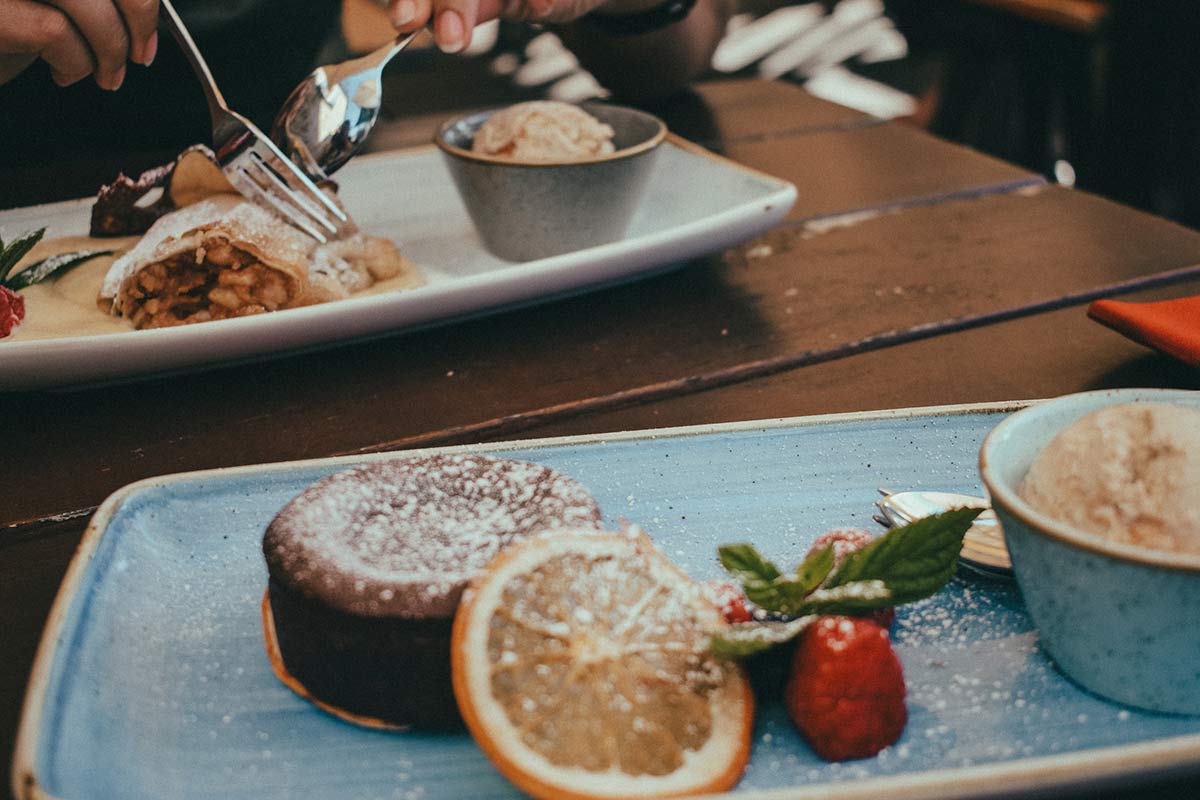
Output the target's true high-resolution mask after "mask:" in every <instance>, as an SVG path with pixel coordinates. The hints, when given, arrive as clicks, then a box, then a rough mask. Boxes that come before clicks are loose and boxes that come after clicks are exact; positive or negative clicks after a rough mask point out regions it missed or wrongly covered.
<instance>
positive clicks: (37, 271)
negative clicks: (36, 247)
mask: <svg viewBox="0 0 1200 800" xmlns="http://www.w3.org/2000/svg"><path fill="white" fill-rule="evenodd" d="M112 254H113V251H112V250H77V251H75V252H74V253H60V254H58V255H56V256H50V257H49V258H43V259H42V260H41V261H38V262H36V263H33V264H30V265H29V266H28V267H26V268H25V269H23V270H21V271H20V272H18V273H17V274H15V275H13V276H11V277H10V278H8V280H0V285H2V286H7V287H8V288H9V289H12V290H13V291H14V292H16V291H20V290H21V289H24V288H25V287H27V286H32V285H33V284H35V283H41V282H42V281H44V280H46V279H47V278H50V277H52V276H54V275H57V274H58V273H60V272H66V271H67V270H69V269H71V268H72V267H77V266H79V265H80V264H83V263H84V262H86V261H91V260H92V259H93V258H99V257H100V256H111V255H112Z"/></svg>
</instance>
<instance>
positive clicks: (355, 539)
mask: <svg viewBox="0 0 1200 800" xmlns="http://www.w3.org/2000/svg"><path fill="white" fill-rule="evenodd" d="M599 520H600V511H599V508H598V507H597V505H596V502H595V500H594V499H593V498H592V497H591V495H590V494H589V493H588V492H587V490H586V489H584V488H583V487H582V486H581V485H580V484H578V483H576V482H575V481H574V480H572V479H570V478H568V477H567V476H565V475H562V474H560V473H557V472H555V471H553V470H551V469H549V468H547V467H544V466H542V465H540V464H532V463H529V462H525V461H514V460H508V459H495V458H488V457H485V456H475V455H435V456H424V457H413V458H405V459H397V460H395V461H388V462H381V463H378V464H370V465H367V466H362V467H357V468H354V469H350V470H347V471H345V472H341V473H338V474H336V475H333V476H330V477H329V478H326V479H325V480H322V481H320V482H318V483H316V484H314V485H312V486H310V487H309V488H308V489H306V490H305V491H304V492H302V493H301V494H300V495H299V496H298V497H296V499H294V500H293V501H292V502H291V503H289V504H288V505H287V506H286V507H285V508H284V509H283V510H282V511H281V512H280V513H279V514H278V515H277V516H276V518H275V519H274V520H273V521H272V522H271V525H270V526H269V527H268V529H267V533H266V536H265V537H264V540H263V552H264V554H265V555H266V558H267V564H268V567H269V568H270V571H271V575H272V577H274V578H275V579H276V580H280V581H282V582H284V583H285V584H287V585H290V586H292V587H294V588H296V589H298V590H300V591H302V592H304V593H306V594H309V595H315V596H317V597H319V598H321V599H323V600H325V601H326V602H329V603H331V604H332V605H334V606H335V607H338V608H343V609H345V610H349V611H353V612H355V613H362V614H368V615H378V616H403V617H411V616H448V615H449V614H451V613H453V610H454V607H455V606H456V605H457V603H458V597H459V595H460V594H461V592H462V589H463V586H464V584H465V583H466V581H467V580H469V579H470V578H471V577H472V576H473V575H475V574H476V573H477V572H478V571H479V570H480V569H482V568H483V567H484V566H485V565H486V564H487V563H488V562H489V561H490V560H491V559H492V557H493V556H494V555H495V554H496V553H497V552H498V551H499V550H500V549H501V548H503V547H504V546H506V545H508V544H509V543H511V542H512V541H513V540H515V539H517V538H520V537H523V536H526V535H528V534H531V533H535V532H538V531H542V530H547V529H554V528H564V527H567V528H590V529H595V528H597V527H598V526H599Z"/></svg>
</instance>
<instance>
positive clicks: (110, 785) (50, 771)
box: [13, 404, 1200, 800]
mask: <svg viewBox="0 0 1200 800" xmlns="http://www.w3.org/2000/svg"><path fill="white" fill-rule="evenodd" d="M1016 407H1017V404H994V405H986V406H967V407H951V408H936V409H910V410H905V411H891V412H875V413H868V414H850V415H838V416H827V417H810V418H802V419H792V420H776V421H766V422H753V423H740V424H734V425H724V426H716V427H713V426H705V427H699V428H684V429H673V430H658V431H648V432H642V433H631V434H617V435H607V436H596V437H585V438H567V439H556V440H543V441H537V442H521V443H509V444H500V445H494V446H487V447H477V448H454V449H456V450H460V451H462V450H474V451H487V452H490V453H500V454H503V455H506V456H511V457H516V458H523V459H531V460H536V461H540V462H543V463H545V464H548V465H550V466H552V467H554V468H556V469H559V470H562V471H564V472H566V473H567V474H569V475H572V476H573V477H575V478H577V479H578V480H580V481H581V482H582V483H583V484H584V485H585V486H587V487H588V488H589V489H591V491H592V492H593V493H594V494H595V496H596V498H597V499H598V500H599V502H600V506H601V508H602V509H603V510H604V512H605V517H606V521H607V522H608V523H609V524H610V525H615V524H616V523H617V521H618V519H620V518H628V519H630V520H633V521H635V522H637V523H639V524H640V525H641V526H643V527H644V528H645V529H646V530H647V531H648V532H649V533H650V534H651V535H652V536H653V537H654V538H655V539H656V541H658V542H659V544H660V545H661V546H662V548H663V549H664V550H665V552H666V553H667V554H668V555H669V556H670V557H671V558H672V559H673V560H674V561H675V562H676V563H678V564H679V565H680V566H682V567H683V568H684V569H685V570H687V571H688V572H689V573H691V574H692V575H693V576H694V577H696V578H700V579H706V578H712V577H716V576H717V575H718V573H719V567H718V565H717V562H716V557H715V553H716V546H717V545H718V544H719V543H727V542H733V541H750V542H753V543H755V544H756V545H758V546H759V547H760V548H761V549H762V550H763V551H764V554H765V555H766V556H768V557H769V558H773V559H776V560H777V561H779V562H783V563H787V564H793V563H795V562H796V561H797V560H798V559H799V557H800V556H801V555H802V554H803V553H804V552H805V551H806V550H807V548H808V546H809V544H810V543H811V541H812V540H813V539H814V538H815V537H816V536H817V535H818V534H820V533H821V532H823V531H825V530H826V529H827V528H830V527H835V526H846V525H859V526H863V527H868V528H869V527H871V526H872V525H873V524H874V523H872V522H871V510H872V509H873V505H872V503H873V501H874V498H875V496H876V487H877V486H881V485H885V486H886V485H899V484H900V483H901V482H903V483H904V485H906V486H914V487H938V488H942V489H947V490H952V491H960V492H966V493H973V494H979V493H980V492H981V487H980V485H979V481H978V478H977V473H976V466H975V465H976V458H977V453H978V448H979V444H980V442H981V441H982V439H983V437H984V435H985V434H986V433H987V432H988V431H989V430H990V429H991V428H992V427H993V426H994V425H995V424H996V423H997V422H998V421H999V419H1000V418H1001V417H1002V416H1003V415H1005V414H1006V413H1008V412H1010V411H1012V410H1014V409H1015V408H1016ZM364 460H367V459H339V460H325V461H310V462H297V463H292V464H278V465H266V466H258V467H248V468H239V469H231V470H221V471H211V472H200V473H190V474H184V475H176V476H170V477H164V478H156V479H152V480H147V481H142V482H140V483H137V484H134V485H132V486H129V487H127V488H125V489H123V490H121V491H120V492H118V493H116V494H115V495H113V496H112V497H110V498H109V499H108V500H107V501H106V502H105V503H104V505H103V506H102V507H101V508H100V510H99V511H97V513H96V515H95V517H94V519H93V521H92V524H91V526H90V528H89V530H88V533H87V534H86V536H85V538H84V540H83V543H82V545H81V546H80V549H79V551H78V553H77V555H76V556H75V560H74V561H73V563H72V565H71V567H70V569H69V571H68V573H67V577H66V579H65V580H64V583H63V586H62V588H61V590H60V592H59V596H58V598H57V600H56V602H55V605H54V608H53V610H52V612H51V614H50V618H49V622H48V623H47V628H46V631H45V634H44V636H43V639H42V643H41V646H40V649H39V652H38V656H37V660H36V663H35V666H34V671H33V676H32V679H31V683H30V687H29V691H28V694H27V697H26V704H25V709H24V714H23V718H22V721H21V727H20V731H19V733H18V746H17V751H16V756H15V761H14V769H13V776H14V783H15V789H16V794H17V796H18V797H20V798H22V799H23V800H24V799H25V798H48V797H53V798H81V797H88V798H123V799H125V800H131V799H134V798H157V797H166V796H169V797H188V798H218V797H219V798H282V797H314V798H327V797H347V798H350V797H354V798H435V797H447V798H460V797H473V798H477V797H483V798H515V797H518V796H519V795H518V793H517V792H516V790H515V789H513V788H512V787H511V786H510V785H509V784H508V783H507V782H506V781H505V780H504V779H503V778H502V777H501V776H500V775H499V774H498V773H497V772H495V770H493V769H492V767H491V765H490V763H489V762H488V761H487V759H486V758H485V757H484V755H483V754H482V753H481V752H480V751H479V750H478V749H476V747H475V746H474V744H473V742H472V741H471V739H470V738H469V737H468V736H467V735H466V734H454V733H442V734H432V733H422V732H417V731H408V732H399V733H397V732H392V733H386V732H379V731H372V730H367V729H363V728H358V727H355V726H353V725H351V724H348V723H345V722H342V721H340V720H338V719H335V718H334V717H332V716H329V715H327V714H325V713H324V712H322V711H319V710H318V709H316V708H315V707H313V706H312V705H310V704H309V703H307V702H306V701H304V700H302V699H300V698H299V697H297V696H296V695H294V694H293V693H292V692H291V691H289V690H288V689H286V688H285V687H284V686H283V685H282V684H281V683H280V682H279V681H278V680H276V678H275V677H274V675H273V674H272V672H271V667H270V665H269V663H268V661H267V657H266V654H265V651H264V648H263V642H262V632H261V627H260V617H259V600H260V598H261V595H262V591H263V588H264V586H265V583H266V569H265V566H264V564H263V558H262V554H261V551H260V540H261V537H262V532H263V530H264V528H265V527H266V525H267V523H268V522H269V521H270V519H271V517H272V516H273V515H274V514H275V512H276V511H278V509H279V508H280V507H281V506H283V505H284V504H285V503H286V502H287V501H288V500H289V499H290V498H291V497H292V496H294V495H295V494H296V493H298V492H299V491H300V490H301V489H302V488H304V487H305V486H307V485H308V484H309V483H311V482H312V481H314V480H316V479H318V478H320V477H322V476H325V475H327V474H329V473H330V472H332V471H334V470H336V469H339V468H342V467H343V466H345V465H347V464H352V463H360V462H361V461H364ZM892 636H893V641H894V642H895V645H896V649H897V652H898V653H899V656H900V659H901V661H902V663H903V666H904V671H905V675H906V678H907V682H908V709H909V721H908V725H907V727H906V729H905V731H904V734H903V736H902V737H901V738H900V740H899V741H898V742H897V743H896V744H895V745H893V746H892V747H890V748H888V749H886V750H884V751H883V752H882V753H880V754H879V755H878V756H876V757H874V758H869V759H865V760H861V761H852V762H846V763H841V764H835V763H828V762H825V761H822V760H821V759H819V758H818V757H817V756H815V755H814V754H813V753H812V751H811V750H809V748H808V747H807V746H806V745H805V743H804V742H803V740H802V739H801V738H800V737H799V736H798V735H797V734H796V732H795V731H794V729H793V728H792V726H791V724H790V722H789V721H788V719H787V716H786V714H785V713H784V710H783V708H782V706H781V705H780V703H779V701H778V698H777V697H776V696H775V695H774V694H773V693H772V691H770V687H771V686H772V685H775V687H776V689H777V688H778V680H779V679H780V676H778V675H777V676H775V682H774V683H773V681H772V678H771V676H770V675H769V674H768V675H761V674H760V675H759V676H758V679H759V683H760V685H759V695H758V697H759V709H758V713H757V719H756V729H755V734H754V735H755V739H754V747H753V752H752V757H751V761H750V766H749V768H748V770H747V771H746V774H745V776H744V777H743V779H742V781H741V783H740V784H739V785H738V787H737V788H736V790H735V792H734V794H735V795H738V796H742V795H744V796H746V797H753V798H783V797H789V798H793V797H830V798H838V797H840V798H852V797H853V798H868V797H881V796H886V797H889V798H917V797H922V798H923V797H982V796H993V795H1020V794H1041V795H1052V794H1054V793H1055V792H1056V791H1058V790H1060V789H1062V788H1064V787H1068V786H1071V787H1075V788H1078V787H1080V786H1090V787H1098V786H1102V785H1104V784H1112V783H1114V782H1117V781H1122V782H1128V781H1131V780H1136V779H1139V778H1141V779H1149V778H1150V777H1154V776H1163V775H1166V774H1178V773H1180V772H1184V771H1193V770H1200V716H1195V717H1188V716H1167V715H1161V714H1153V713H1148V712H1143V711H1138V710H1136V709H1133V708H1128V707H1124V706H1121V705H1117V704H1114V703H1111V702H1108V701H1105V700H1103V699H1100V698H1099V697H1096V696H1094V695H1091V694H1089V693H1087V692H1086V691H1084V690H1082V689H1080V688H1079V687H1077V686H1076V685H1075V684H1073V683H1072V682H1070V681H1069V680H1068V679H1066V678H1065V677H1064V676H1063V675H1062V674H1061V673H1060V672H1058V671H1057V670H1056V669H1055V667H1054V665H1053V664H1052V663H1051V662H1050V661H1049V659H1048V658H1047V657H1046V656H1045V654H1044V653H1043V652H1042V651H1041V650H1040V649H1039V647H1038V643H1037V632H1036V631H1035V630H1034V628H1033V625H1032V623H1031V622H1030V620H1029V617H1028V616H1027V614H1026V612H1025V610H1024V607H1023V605H1022V603H1021V599H1020V596H1019V594H1018V592H1017V589H1016V587H1015V585H1014V584H1013V583H1011V582H1007V581H992V580H989V579H987V578H985V577H982V576H979V575H977V574H975V573H971V572H964V573H961V574H960V575H958V576H956V577H955V578H954V579H953V580H952V581H951V582H950V584H948V585H947V586H946V587H945V588H944V589H943V590H942V591H941V592H940V593H938V594H937V595H935V596H934V597H932V598H929V599H928V600H925V601H922V602H920V603H917V604H913V605H910V606H904V607H902V608H901V609H900V610H899V613H898V617H897V621H896V623H895V626H894V628H893V630H892ZM397 680H403V676H397Z"/></svg>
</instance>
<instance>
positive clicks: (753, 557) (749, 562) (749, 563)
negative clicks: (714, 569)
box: [717, 544, 780, 581]
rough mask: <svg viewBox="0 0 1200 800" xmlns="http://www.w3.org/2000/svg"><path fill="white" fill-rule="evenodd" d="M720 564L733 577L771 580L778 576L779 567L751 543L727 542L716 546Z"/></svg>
mask: <svg viewBox="0 0 1200 800" xmlns="http://www.w3.org/2000/svg"><path fill="white" fill-rule="evenodd" d="M717 555H718V556H719V557H720V559H721V566H722V567H724V568H725V571H726V572H728V573H729V574H730V575H732V576H733V577H735V578H738V579H743V578H750V579H752V580H762V581H773V580H775V579H776V578H778V577H779V574H780V573H779V568H778V567H776V566H775V565H774V564H772V563H771V562H770V561H768V560H767V559H765V558H763V557H762V555H761V554H760V553H759V552H758V550H757V549H756V548H755V547H754V545H752V544H727V545H724V546H722V547H719V548H717Z"/></svg>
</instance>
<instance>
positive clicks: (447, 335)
mask: <svg viewBox="0 0 1200 800" xmlns="http://www.w3.org/2000/svg"><path fill="white" fill-rule="evenodd" d="M656 110H657V111H658V112H659V113H660V114H662V115H663V116H664V117H665V118H666V119H667V121H668V122H669V124H670V125H671V127H672V128H673V129H674V130H675V131H677V132H678V133H680V134H682V135H684V136H686V137H688V138H691V139H693V140H695V141H698V142H701V143H703V144H705V145H706V146H708V147H710V148H712V149H714V150H717V151H719V152H722V153H724V154H725V155H727V156H729V157H731V158H733V159H735V160H738V161H740V162H742V163H744V164H747V165H749V166H752V167H756V168H758V169H761V170H764V171H767V172H770V173H773V174H776V175H779V176H782V177H784V178H787V179H789V180H791V181H793V182H795V183H796V185H797V187H798V189H799V200H798V202H797V203H796V206H795V208H794V209H793V211H792V213H791V215H790V216H789V217H788V219H787V220H786V221H784V222H783V223H782V224H780V225H779V226H777V227H776V228H775V229H774V230H772V231H770V232H769V233H768V234H766V235H765V236H762V237H760V238H759V239H757V240H756V241H752V242H748V243H746V244H744V245H742V246H739V247H735V248H733V249H731V250H729V251H728V252H725V253H714V254H712V255H711V256H709V257H706V258H702V259H698V260H696V261H695V262H693V263H690V264H688V265H686V266H685V267H683V268H681V269H679V270H676V271H673V272H669V273H666V274H660V275H658V276H655V277H652V278H648V279H645V280H642V281H640V282H637V283H633V284H629V285H625V286H620V287H616V288H610V289H606V290H604V291H600V292H596V293H593V294H588V295H584V296H580V297H575V298H572V299H568V300H562V301H559V302H555V303H552V304H548V305H543V306H539V307H534V308H526V309H522V310H519V311H512V312H508V313H504V314H500V315H495V316H491V317H486V318H482V319H475V320H471V321H467V322H461V323H458V324H452V325H446V326H444V327H439V328H435V329H430V330H424V331H420V332H415V333H409V334H404V335H396V336H391V337H388V338H383V339H378V340H375V341H372V342H367V343H359V344H354V345H348V346H343V347H340V348H337V349H336V350H331V351H325V352H319V353H310V354H305V355H298V356H291V357H286V358H280V359H277V360H273V361H269V362H266V363H263V364H257V365H253V366H237V367H230V368H225V369H220V370H216V371H210V372H204V373H198V374H192V375H185V376H177V377H172V378H166V379H160V380H152V381H146V382H143V383H139V384H135V385H132V386H123V387H115V388H102V389H93V390H87V391H79V392H63V393H28V394H9V395H0V418H3V419H4V420H5V421H6V424H5V426H4V436H3V447H4V455H3V458H2V460H0V464H3V470H2V472H0V631H2V632H3V633H2V635H0V643H2V646H0V764H2V765H3V766H2V767H0V784H2V785H4V786H7V785H8V780H9V779H8V769H9V761H8V759H9V754H10V753H11V750H12V743H13V736H14V732H15V728H16V725H17V720H18V716H19V712H20V702H21V698H22V696H23V692H24V687H25V681H26V678H27V676H28V672H29V668H30V665H31V663H32V660H33V654H34V649H35V647H36V644H37V641H38V637H39V634H40V632H41V628H42V624H43V621H44V619H45V616H46V613H47V610H48V608H49V605H50V603H51V601H52V599H53V597H54V594H55V591H56V589H57V587H58V584H59V581H60V580H61V578H62V575H63V572H64V570H65V568H66V565H67V563H68V561H69V560H70V558H71V554H72V551H73V549H74V547H75V545H76V543H77V542H78V540H79V538H80V535H81V533H82V531H83V529H84V526H85V524H86V521H87V518H88V516H89V514H90V511H91V510H92V509H93V508H94V507H95V506H96V505H97V504H98V503H99V502H100V501H101V500H103V499H104V497H105V496H107V495H108V494H109V493H110V492H112V491H113V490H115V489H117V488H118V487H120V486H122V485H124V484H126V483H129V482H130V481H134V480H137V479H140V478H144V477H147V476H152V475H158V474H163V473H171V472H178V471H184V470H194V469H204V468H210V467H226V466H232V465H238V464H249V463H256V462H267V461H280V460H289V459H300V458H313V457H320V456H329V455H335V454H355V453H368V452H377V451H383V450H394V449H403V448H410V447H415V446H429V445H439V444H450V443H469V442H482V441H495V440H503V439H512V438H522V437H534V436H539V437H540V436H550V435H561V434H579V433H593V432H602V431H614V430H623V429H641V428H651V427H661V426H674V425H688V424H696V423H709V422H724V421H732V420H745V419H756V418H767V417H782V416H791V415H798V414H814V413H826V412H838V411H853V410H866V409H878V408H895V407H908V406H923V405H936V404H943V403H964V402H977V401H989V400H1012V399H1023V398H1037V397H1047V396H1053V395H1058V394H1063V393H1068V392H1074V391H1080V390H1086V389H1094V388H1101V387H1119V386H1161V387H1178V388H1190V389H1200V371H1198V370H1195V369H1192V368H1188V367H1185V366H1183V365H1182V364H1180V363H1178V362H1176V361H1173V360H1171V359H1168V358H1166V357H1163V356H1160V355H1158V354H1155V353H1153V352H1151V351H1148V350H1146V349H1144V348H1141V347H1139V346H1137V345H1134V344H1132V343H1130V342H1129V341H1127V340H1126V339H1124V338H1122V337H1120V336H1117V335H1116V334H1114V333H1112V332H1110V331H1108V330H1106V329H1104V328H1102V327H1100V326H1099V325H1096V324H1095V323H1093V322H1090V321H1089V320H1087V319H1086V317H1085V315H1084V308H1085V306H1086V303H1087V302H1088V301H1089V300H1091V299H1093V298H1095V297H1100V296H1108V295H1118V294H1129V295H1130V296H1131V297H1134V298H1139V299H1151V298H1159V297H1171V296H1182V295H1185V294H1195V293H1200V233H1196V232H1195V231H1192V230H1188V229H1185V228H1182V227H1179V226H1177V225H1174V224H1172V223H1169V222H1166V221H1163V220H1161V219H1157V218H1154V217H1151V216H1148V215H1146V214H1142V213H1139V212H1136V211H1133V210H1130V209H1128V208H1124V207H1121V206H1118V205H1116V204H1113V203H1110V202H1108V201H1106V200H1103V199H1100V198H1098V197H1094V196H1090V195H1087V194H1082V193H1078V192H1073V191H1070V190H1066V189H1062V188H1058V187H1055V186H1050V185H1047V184H1046V183H1045V182H1044V181H1043V180H1042V179H1041V178H1040V177H1039V176H1037V175H1034V174H1031V173H1029V172H1026V171H1024V170H1021V169H1018V168H1016V167H1013V166H1011V165H1008V164H1005V163H1002V162H999V161H996V160H994V159H991V158H987V157H985V156H982V155H980V154H978V153H975V152H973V151H970V150H967V149H964V148H961V147H958V146H955V145H952V144H949V143H946V142H944V141H940V140H937V139H934V138H932V137H930V136H928V135H926V134H924V133H922V132H920V131H917V130H914V129H911V128H907V127H903V126H899V125H896V124H892V123H887V122H881V121H879V120H875V119H872V118H869V117H865V116H864V115H862V114H859V113H857V112H854V111H851V110H848V109H844V108H841V107H839V106H835V105H832V104H829V103H825V102H822V101H819V100H816V99H814V98H812V97H810V96H809V95H807V94H805V93H804V92H802V91H801V90H799V89H797V88H795V87H793V86H790V85H787V84H783V83H770V82H754V81H734V82H719V83H711V84H704V85H701V86H699V87H697V89H696V90H695V91H694V92H693V93H691V94H688V95H685V96H684V97H682V98H678V99H676V100H674V101H672V102H670V103H668V104H666V105H664V106H662V107H660V108H658V109H656ZM443 116H444V115H442V114H432V115H428V116H418V117H413V118H409V119H404V120H393V121H391V122H389V123H387V124H386V125H385V126H384V127H383V128H382V129H381V130H380V131H379V132H378V134H377V136H376V137H375V140H374V145H375V147H377V148H386V147H398V146H406V145H413V144H422V143H425V142H427V141H428V140H429V137H430V136H431V132H432V130H433V127H434V125H435V124H436V123H437V122H438V121H440V120H441V119H442V117H443ZM580 320H587V324H586V325H580V324H579V322H580ZM1198 788H1200V783H1197V782H1195V781H1194V780H1186V779H1184V780H1176V781H1175V782H1171V783H1159V784H1155V785H1152V786H1143V787H1140V791H1139V795H1140V796H1142V797H1147V798H1148V797H1164V796H1179V797H1184V796H1189V797H1190V796H1193V795H1194V794H1195V793H1196V791H1197V790H1198ZM1126 796H1127V795H1126Z"/></svg>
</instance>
